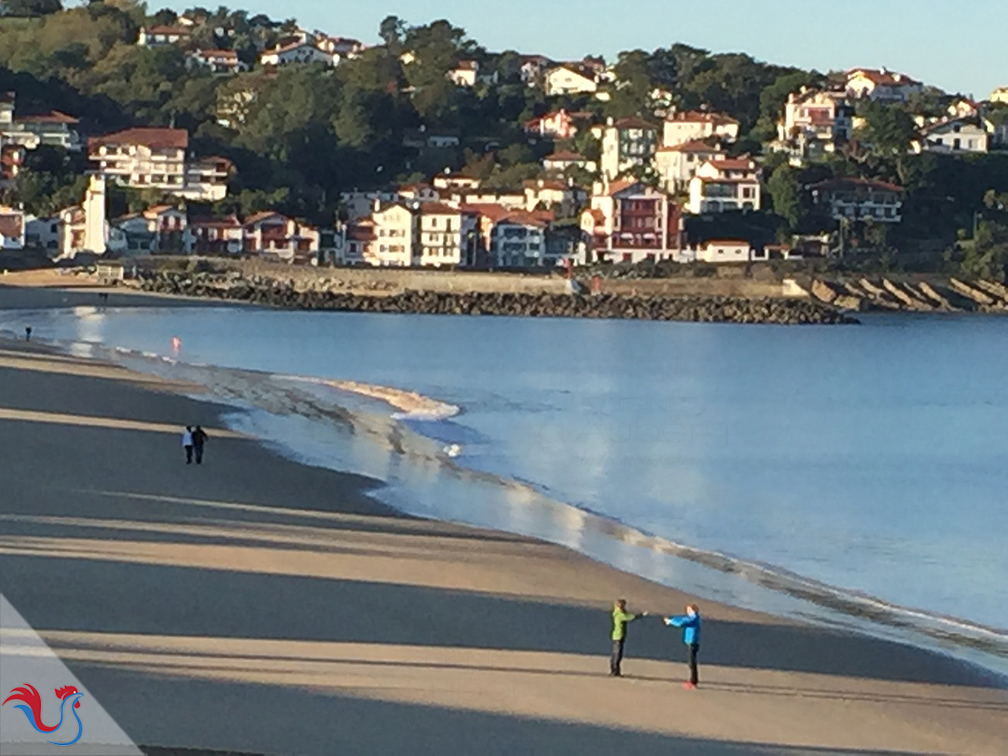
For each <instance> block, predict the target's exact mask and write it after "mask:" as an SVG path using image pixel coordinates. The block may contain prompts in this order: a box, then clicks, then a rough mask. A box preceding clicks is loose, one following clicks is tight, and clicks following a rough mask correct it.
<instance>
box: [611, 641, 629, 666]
mask: <svg viewBox="0 0 1008 756" xmlns="http://www.w3.org/2000/svg"><path fill="white" fill-rule="evenodd" d="M624 643H626V639H625V638H624V639H621V640H614V641H613V642H612V656H610V657H609V674H611V675H619V674H621V673H620V663H621V662H622V661H623V644H624Z"/></svg>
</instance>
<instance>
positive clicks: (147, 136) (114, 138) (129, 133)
mask: <svg viewBox="0 0 1008 756" xmlns="http://www.w3.org/2000/svg"><path fill="white" fill-rule="evenodd" d="M108 144H114V145H126V144H133V145H137V144H139V145H144V146H146V147H163V148H169V149H179V150H184V149H185V148H186V147H188V146H189V132H188V131H186V130H185V129H152V128H137V129H126V130H125V131H117V132H115V133H114V134H106V135H105V136H99V137H91V138H90V139H88V151H89V152H90V151H91V149H92V148H94V147H100V146H102V145H108Z"/></svg>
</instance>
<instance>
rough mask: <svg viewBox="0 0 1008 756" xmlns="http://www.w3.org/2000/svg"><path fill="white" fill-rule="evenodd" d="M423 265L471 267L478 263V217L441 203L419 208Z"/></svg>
mask: <svg viewBox="0 0 1008 756" xmlns="http://www.w3.org/2000/svg"><path fill="white" fill-rule="evenodd" d="M419 216H420V217H419V226H420V227H419V243H420V244H419V250H420V259H419V264H420V265H429V266H433V267H435V268H440V267H442V266H472V265H475V264H476V262H477V250H478V246H479V234H478V232H477V215H476V213H474V212H469V211H463V210H461V209H459V208H457V207H451V206H450V205H446V204H444V203H440V202H425V203H423V204H421V205H420V208H419Z"/></svg>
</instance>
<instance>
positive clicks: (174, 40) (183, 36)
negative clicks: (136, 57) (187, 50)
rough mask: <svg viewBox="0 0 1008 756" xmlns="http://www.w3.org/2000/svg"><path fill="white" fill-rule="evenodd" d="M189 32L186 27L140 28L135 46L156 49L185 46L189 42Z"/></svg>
mask: <svg viewBox="0 0 1008 756" xmlns="http://www.w3.org/2000/svg"><path fill="white" fill-rule="evenodd" d="M190 36H191V30H190V29H189V28H188V27H186V26H164V25H161V26H152V27H150V28H149V29H148V28H144V27H140V35H139V36H138V37H137V44H138V45H140V46H141V47H158V46H164V45H176V44H179V43H182V44H185V43H186V42H188V41H189V37H190Z"/></svg>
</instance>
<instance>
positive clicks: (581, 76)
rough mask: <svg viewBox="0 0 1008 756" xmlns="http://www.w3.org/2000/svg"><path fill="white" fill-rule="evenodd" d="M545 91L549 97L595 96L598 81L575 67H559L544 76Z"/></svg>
mask: <svg viewBox="0 0 1008 756" xmlns="http://www.w3.org/2000/svg"><path fill="white" fill-rule="evenodd" d="M543 80H544V81H543V91H544V92H545V93H546V96H547V97H556V96H558V95H572V94H594V93H595V92H597V91H598V81H597V80H596V78H595V76H594V75H593V74H591V73H588V72H585V71H583V70H580V69H578V68H575V67H574V66H557V67H556V68H551V69H550V70H548V71H547V72H546V73H545V74H544V76H543Z"/></svg>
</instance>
